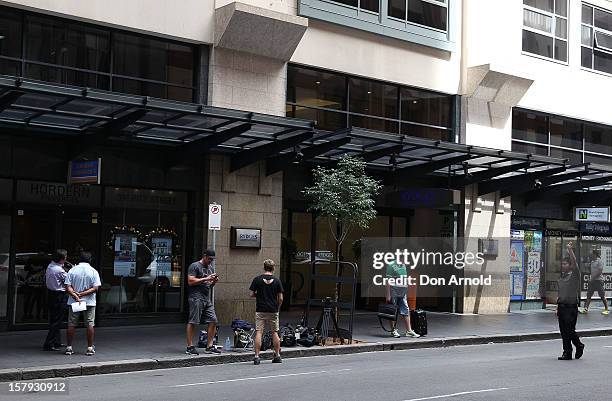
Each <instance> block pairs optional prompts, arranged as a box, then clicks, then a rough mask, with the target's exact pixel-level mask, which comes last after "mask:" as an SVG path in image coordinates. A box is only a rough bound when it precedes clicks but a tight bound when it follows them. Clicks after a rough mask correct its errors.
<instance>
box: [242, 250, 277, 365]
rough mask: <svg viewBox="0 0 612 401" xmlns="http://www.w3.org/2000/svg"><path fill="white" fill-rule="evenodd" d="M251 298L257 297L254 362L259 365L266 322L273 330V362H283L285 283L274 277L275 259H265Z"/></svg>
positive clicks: (253, 283)
mask: <svg viewBox="0 0 612 401" xmlns="http://www.w3.org/2000/svg"><path fill="white" fill-rule="evenodd" d="M249 290H251V298H255V330H256V332H255V359H254V360H253V363H254V364H255V365H259V363H260V360H259V352H260V351H261V339H262V337H263V331H264V330H265V327H266V322H268V324H269V325H270V330H271V331H272V342H273V344H274V358H273V359H272V363H281V362H282V360H281V356H280V337H279V336H278V330H279V326H280V324H279V318H278V315H279V311H280V307H281V305H282V304H283V283H281V281H280V279H279V278H277V277H274V261H273V260H271V259H266V260H264V273H263V274H261V275H259V276H257V277H255V278H254V279H253V282H252V283H251V286H250V287H249Z"/></svg>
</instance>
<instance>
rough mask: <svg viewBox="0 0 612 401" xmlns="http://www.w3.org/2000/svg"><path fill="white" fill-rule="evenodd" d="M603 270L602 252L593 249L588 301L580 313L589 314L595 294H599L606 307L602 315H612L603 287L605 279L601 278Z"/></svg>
mask: <svg viewBox="0 0 612 401" xmlns="http://www.w3.org/2000/svg"><path fill="white" fill-rule="evenodd" d="M603 268H604V265H603V262H602V260H601V254H600V251H599V250H598V249H593V250H592V251H591V279H590V280H589V288H588V290H587V300H586V301H585V303H584V308H583V309H582V310H580V313H588V312H589V305H590V304H591V298H593V294H594V293H595V292H597V294H598V295H599V297H600V298H601V302H603V305H604V310H603V311H601V314H602V315H609V314H610V311H609V310H608V300H607V299H606V292H605V291H604V286H603V277H602V276H601V274H602V273H603Z"/></svg>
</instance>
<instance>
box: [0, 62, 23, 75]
mask: <svg viewBox="0 0 612 401" xmlns="http://www.w3.org/2000/svg"><path fill="white" fill-rule="evenodd" d="M0 74H4V75H12V76H15V77H17V76H20V75H21V63H19V62H18V61H11V60H3V59H0Z"/></svg>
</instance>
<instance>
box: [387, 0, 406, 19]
mask: <svg viewBox="0 0 612 401" xmlns="http://www.w3.org/2000/svg"><path fill="white" fill-rule="evenodd" d="M388 13H389V16H390V17H393V18H398V19H401V20H405V19H406V0H389V11H388Z"/></svg>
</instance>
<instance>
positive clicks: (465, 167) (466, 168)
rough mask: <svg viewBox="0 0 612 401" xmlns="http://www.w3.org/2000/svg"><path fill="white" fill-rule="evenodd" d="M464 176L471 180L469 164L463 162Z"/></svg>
mask: <svg viewBox="0 0 612 401" xmlns="http://www.w3.org/2000/svg"><path fill="white" fill-rule="evenodd" d="M463 176H464V177H465V178H470V177H471V176H472V173H470V168H469V167H468V164H467V162H463Z"/></svg>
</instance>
